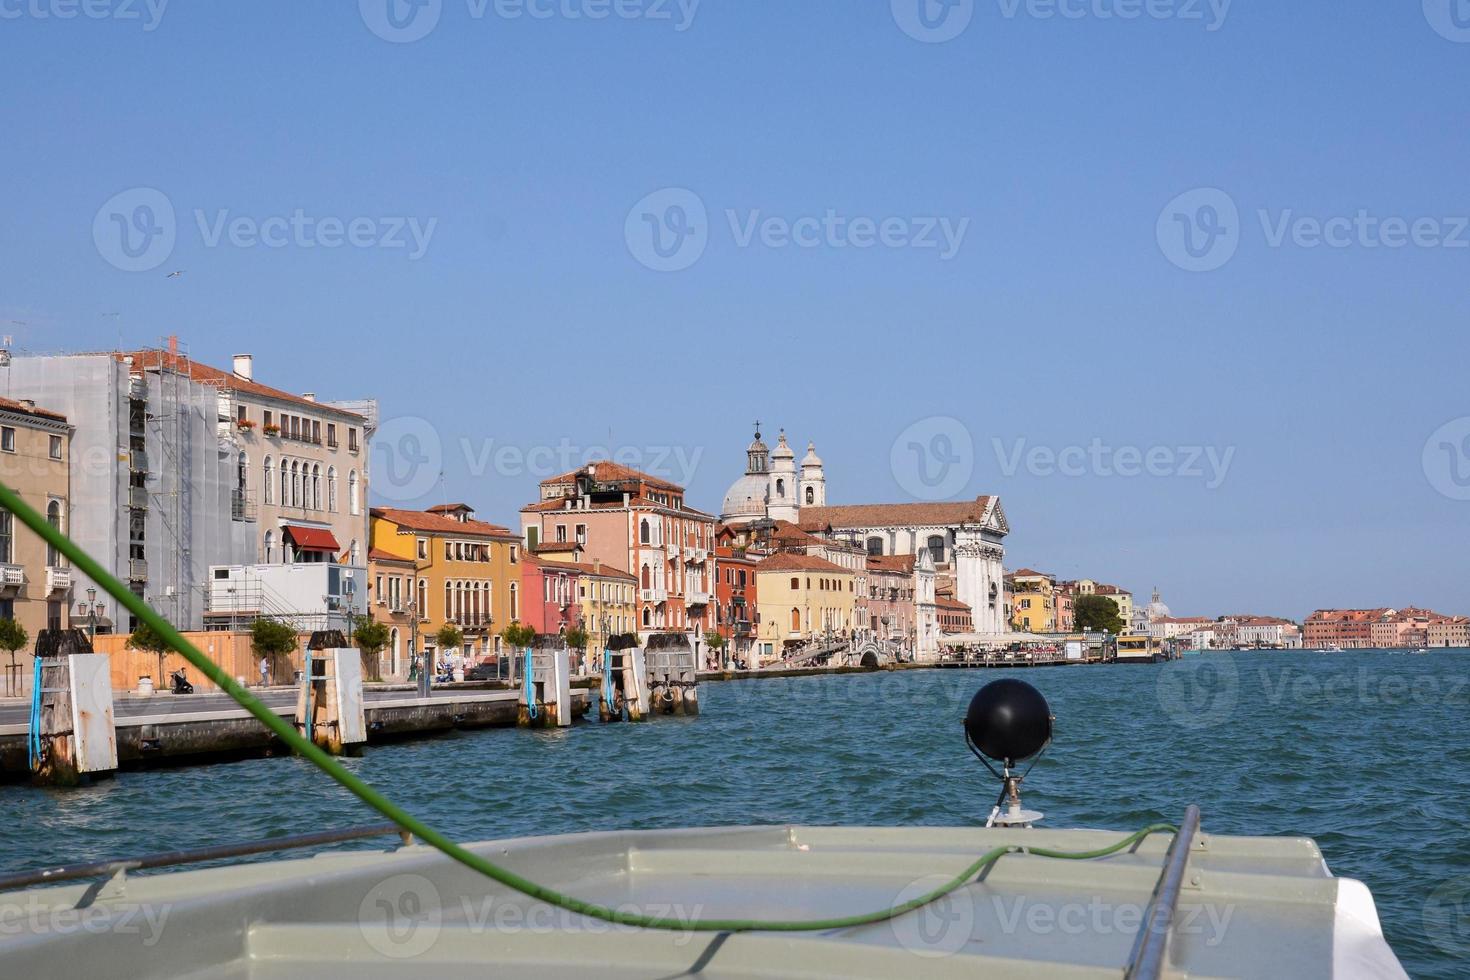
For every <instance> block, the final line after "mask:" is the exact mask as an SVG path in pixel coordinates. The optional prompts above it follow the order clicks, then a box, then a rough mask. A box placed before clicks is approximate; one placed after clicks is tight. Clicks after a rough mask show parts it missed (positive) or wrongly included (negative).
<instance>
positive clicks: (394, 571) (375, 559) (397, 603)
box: [368, 548, 418, 680]
mask: <svg viewBox="0 0 1470 980" xmlns="http://www.w3.org/2000/svg"><path fill="white" fill-rule="evenodd" d="M417 583H418V573H417V563H416V562H415V561H414V559H413V558H411V557H406V556H402V555H395V554H394V553H393V552H391V551H385V550H383V549H382V548H371V549H369V550H368V615H369V616H371V617H372V618H373V620H374V621H375V622H379V623H382V624H383V625H385V626H387V627H388V646H387V648H386V649H385V650H383V652H382V653H381V654H380V655H379V664H378V676H379V677H382V678H383V679H385V680H403V679H405V678H407V677H408V672H409V667H410V666H411V664H410V663H409V659H408V646H409V642H408V641H409V637H411V636H414V635H415V629H416V627H417V623H416V622H415V619H414V594H415V590H416V589H417V588H418V585H417Z"/></svg>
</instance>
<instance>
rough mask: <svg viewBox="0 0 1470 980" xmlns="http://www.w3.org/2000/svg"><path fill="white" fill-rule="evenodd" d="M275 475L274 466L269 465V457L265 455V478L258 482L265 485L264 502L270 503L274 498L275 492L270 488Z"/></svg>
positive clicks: (273, 482)
mask: <svg viewBox="0 0 1470 980" xmlns="http://www.w3.org/2000/svg"><path fill="white" fill-rule="evenodd" d="M275 475H276V474H275V471H274V467H272V466H271V458H270V457H269V456H267V457H266V458H265V479H264V480H262V481H261V484H260V485H261V486H263V487H265V502H266V503H270V502H272V501H273V500H274V499H275V493H274V492H273V491H272V490H271V487H272V486H273V485H274V484H275Z"/></svg>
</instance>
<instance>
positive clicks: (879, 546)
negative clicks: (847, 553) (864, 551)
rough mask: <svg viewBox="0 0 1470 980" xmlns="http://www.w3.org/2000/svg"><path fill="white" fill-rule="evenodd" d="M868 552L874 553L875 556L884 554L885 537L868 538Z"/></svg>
mask: <svg viewBox="0 0 1470 980" xmlns="http://www.w3.org/2000/svg"><path fill="white" fill-rule="evenodd" d="M868 554H870V555H873V556H875V557H876V556H879V555H882V554H883V539H882V538H879V537H871V538H869V539H868Z"/></svg>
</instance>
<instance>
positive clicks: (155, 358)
mask: <svg viewBox="0 0 1470 980" xmlns="http://www.w3.org/2000/svg"><path fill="white" fill-rule="evenodd" d="M113 356H114V357H116V358H118V359H119V360H121V359H122V358H124V357H131V358H132V359H133V367H135V368H138V369H140V370H146V369H148V368H160V367H169V368H172V369H174V370H176V371H179V372H181V373H183V374H185V375H187V376H188V377H190V378H193V379H194V380H195V381H205V382H209V383H211V384H218V385H221V386H222V387H224V388H227V389H229V390H230V391H240V392H244V393H245V394H247V395H258V396H260V397H262V398H274V399H276V400H277V401H285V402H291V403H293V404H296V405H299V406H301V407H303V408H308V407H309V408H313V409H315V410H317V411H319V412H325V413H326V414H329V415H339V416H342V417H344V418H347V419H351V420H353V421H357V422H362V421H364V419H363V417H362V416H361V415H358V414H357V413H356V412H349V411H347V410H346V409H343V408H335V407H333V406H331V405H328V404H326V403H325V402H318V401H312V400H311V399H310V398H303V397H302V396H300V395H293V394H291V393H290V392H289V391H282V390H281V389H279V388H272V387H271V386H270V385H263V384H261V383H260V382H259V381H254V380H251V381H247V380H246V379H244V378H242V377H240V376H239V375H238V374H235V373H234V372H233V371H221V370H220V369H219V368H216V367H210V366H209V365H208V364H202V363H200V362H199V361H196V360H193V359H191V358H187V357H184V356H183V355H182V354H175V353H172V352H171V351H162V350H138V351H128V352H119V353H117V354H114V355H113Z"/></svg>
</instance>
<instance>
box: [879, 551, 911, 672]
mask: <svg viewBox="0 0 1470 980" xmlns="http://www.w3.org/2000/svg"><path fill="white" fill-rule="evenodd" d="M914 557H915V556H913V555H869V556H868V557H867V578H868V631H869V633H870V634H871V635H872V637H873V638H874V639H875V640H878V641H879V642H880V643H896V644H898V645H899V646H900V647H901V648H903V649H905V650H912V649H913V646H914V638H915V636H916V632H915V629H916V627H915V623H916V617H917V615H918V608H917V606H916V604H915V599H914Z"/></svg>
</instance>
